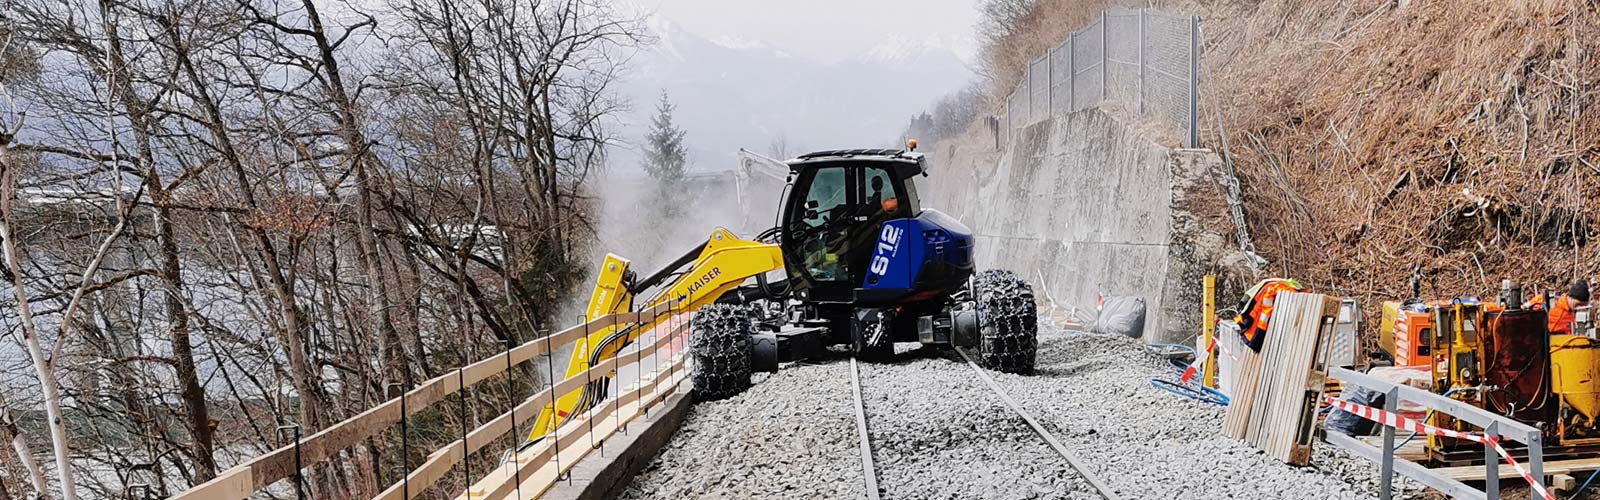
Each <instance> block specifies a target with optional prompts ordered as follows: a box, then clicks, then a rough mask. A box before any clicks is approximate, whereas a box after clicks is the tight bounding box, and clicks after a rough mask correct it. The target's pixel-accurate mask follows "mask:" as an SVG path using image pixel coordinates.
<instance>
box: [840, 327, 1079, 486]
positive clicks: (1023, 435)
mask: <svg viewBox="0 0 1600 500" xmlns="http://www.w3.org/2000/svg"><path fill="white" fill-rule="evenodd" d="M948 353H949V351H942V350H941V351H940V354H934V350H932V349H918V350H916V351H914V352H909V353H903V354H901V355H900V357H899V359H898V360H897V361H896V362H895V363H893V364H888V365H874V364H865V363H864V364H861V372H862V373H861V377H862V381H861V383H862V386H863V387H862V392H863V394H862V399H863V402H864V403H865V407H866V413H867V428H868V429H869V430H870V433H871V437H872V446H873V458H874V460H875V461H876V465H877V468H878V483H879V484H878V486H879V488H881V489H882V492H883V495H884V498H993V499H1050V498H1083V499H1092V498H1099V496H1098V495H1096V494H1094V492H1093V491H1094V490H1092V489H1090V487H1089V485H1088V483H1086V482H1084V481H1083V478H1082V476H1081V475H1079V474H1078V473H1077V472H1076V471H1074V470H1073V469H1072V468H1071V466H1069V465H1068V464H1067V462H1066V460H1064V459H1062V458H1061V457H1060V456H1059V455H1056V454H1055V452H1054V451H1052V450H1051V449H1050V448H1049V446H1048V445H1047V444H1045V442H1044V441H1043V440H1042V439H1040V438H1039V437H1038V436H1037V435H1036V434H1034V432H1033V430H1032V429H1030V428H1029V427H1028V425H1027V423H1025V422H1023V420H1022V419H1021V418H1019V417H1017V416H1016V414H1015V413H1014V412H1012V411H1011V410H1010V409H1009V408H1007V407H1005V406H1004V404H1003V403H1001V402H1000V401H999V399H997V398H996V397H995V396H994V394H993V393H992V392H990V391H989V389H988V388H987V387H986V386H984V385H983V384H982V382H981V381H979V380H977V379H976V378H975V376H974V374H973V373H972V370H971V368H969V367H968V366H967V365H965V364H964V363H958V362H955V361H952V360H950V359H948V358H946V357H944V356H945V355H947V354H948ZM930 356H938V357H936V358H930Z"/></svg>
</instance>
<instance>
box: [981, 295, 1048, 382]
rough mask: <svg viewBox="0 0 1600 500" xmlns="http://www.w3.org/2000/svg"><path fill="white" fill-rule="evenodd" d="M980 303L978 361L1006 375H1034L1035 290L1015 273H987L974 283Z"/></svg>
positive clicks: (1037, 341)
mask: <svg viewBox="0 0 1600 500" xmlns="http://www.w3.org/2000/svg"><path fill="white" fill-rule="evenodd" d="M973 291H974V292H976V293H974V294H973V298H974V299H976V300H977V302H978V311H979V314H978V333H979V336H980V339H979V342H978V359H979V361H980V362H981V363H982V364H983V366H984V367H986V368H989V369H991V370H995V371H1000V372H1006V373H1022V374H1026V373H1032V372H1033V366H1034V360H1035V358H1036V357H1037V355H1038V350H1039V339H1038V335H1039V324H1038V321H1039V318H1038V310H1037V309H1036V308H1035V306H1034V303H1033V287H1032V286H1030V285H1028V282H1027V281H1023V279H1022V278H1021V277H1019V276H1017V274H1016V273H1013V272H1011V271H1006V270H998V269H996V270H988V271H983V272H981V273H979V274H978V275H977V276H976V277H975V278H974V280H973Z"/></svg>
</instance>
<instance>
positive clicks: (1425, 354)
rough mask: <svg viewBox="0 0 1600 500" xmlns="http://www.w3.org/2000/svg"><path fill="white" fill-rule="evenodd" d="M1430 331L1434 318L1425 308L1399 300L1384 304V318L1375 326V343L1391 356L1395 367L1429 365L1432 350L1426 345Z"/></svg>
mask: <svg viewBox="0 0 1600 500" xmlns="http://www.w3.org/2000/svg"><path fill="white" fill-rule="evenodd" d="M1419 309H1421V310H1419ZM1432 334H1433V318H1432V316H1431V315H1430V314H1429V313H1428V311H1427V309H1426V308H1425V307H1417V306H1416V305H1407V304H1402V303H1400V302H1384V303H1383V319H1382V321H1381V322H1380V323H1379V325H1378V346H1379V347H1380V348H1382V349H1383V350H1384V352H1387V353H1389V356H1390V357H1392V358H1394V365H1395V366H1426V365H1430V364H1432V363H1433V356H1432V354H1433V352H1432V350H1431V348H1430V345H1429V344H1430V342H1429V340H1430V336H1431V335H1432Z"/></svg>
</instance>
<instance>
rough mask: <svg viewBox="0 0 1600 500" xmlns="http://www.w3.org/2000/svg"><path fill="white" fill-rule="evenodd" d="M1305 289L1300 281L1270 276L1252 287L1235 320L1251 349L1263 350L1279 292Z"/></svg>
mask: <svg viewBox="0 0 1600 500" xmlns="http://www.w3.org/2000/svg"><path fill="white" fill-rule="evenodd" d="M1303 290H1305V287H1303V286H1301V285H1300V282H1299V281H1295V280H1293V279H1285V278H1268V279H1264V280H1261V282H1260V283H1256V286H1253V287H1250V290H1249V291H1248V292H1246V293H1247V297H1245V301H1244V303H1243V304H1241V305H1240V306H1239V315H1238V316H1235V317H1234V318H1233V322H1234V323H1235V324H1237V325H1239V334H1240V335H1242V336H1244V343H1245V345H1247V346H1250V350H1252V351H1256V352H1261V345H1262V343H1263V341H1264V340H1266V338H1267V324H1268V322H1269V321H1270V320H1271V319H1272V307H1273V305H1274V303H1275V302H1276V301H1277V298H1278V293H1279V292H1299V291H1303Z"/></svg>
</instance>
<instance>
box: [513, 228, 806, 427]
mask: <svg viewBox="0 0 1600 500" xmlns="http://www.w3.org/2000/svg"><path fill="white" fill-rule="evenodd" d="M696 250H698V251H691V252H689V253H688V254H685V255H684V257H683V258H680V259H678V260H677V261H674V262H673V263H671V264H669V265H668V266H667V267H665V268H663V269H662V270H661V271H659V272H657V273H656V274H654V275H651V276H650V277H648V278H646V279H645V280H644V281H641V282H638V283H629V281H630V280H629V276H630V275H631V273H630V272H629V269H628V266H629V261H628V260H627V259H625V258H622V257H620V256H617V255H615V254H607V255H606V258H605V260H604V261H602V262H601V264H600V272H599V273H598V277H597V278H596V280H595V286H594V290H593V291H592V292H591V293H590V294H589V305H588V307H587V308H586V309H585V310H584V316H585V318H584V319H585V320H586V321H587V320H594V319H597V318H599V317H601V316H604V315H607V314H611V313H616V312H625V311H630V310H633V308H634V306H635V304H634V301H635V298H636V297H635V296H636V294H638V293H640V292H644V291H646V290H649V289H651V288H655V286H656V285H658V284H660V282H662V281H666V280H667V279H668V278H673V277H675V279H673V280H672V282H671V283H669V284H667V286H666V288H664V289H662V290H661V291H660V292H659V293H658V294H656V295H655V296H654V297H651V298H650V299H648V300H647V303H645V304H642V307H641V309H643V308H650V307H654V306H656V305H658V304H660V303H662V302H666V301H668V300H673V301H675V305H674V307H673V309H674V310H675V311H680V312H679V313H674V314H669V315H664V316H660V317H657V318H652V319H651V320H649V321H648V322H646V323H643V324H639V325H623V326H614V327H607V328H603V329H600V330H596V331H594V332H590V333H589V334H588V335H586V336H585V337H584V338H583V339H581V340H578V341H577V343H576V344H575V345H574V346H573V349H572V357H571V358H569V359H568V361H567V370H566V375H565V377H567V378H570V377H573V376H577V375H581V374H582V373H583V372H584V370H587V369H588V368H589V367H591V366H594V365H596V364H599V363H602V362H604V361H606V360H608V359H611V358H614V357H616V356H617V354H618V353H620V352H621V351H622V348H623V347H625V346H628V345H630V344H633V343H634V342H635V341H636V340H638V338H639V336H640V335H642V334H644V333H645V332H649V331H655V329H656V328H657V327H659V326H660V325H661V324H663V323H667V322H668V321H672V320H673V319H674V318H675V317H677V316H679V315H680V314H683V313H686V312H690V311H695V310H698V309H699V308H700V306H703V305H706V304H710V303H713V302H716V300H717V299H718V298H720V297H722V295H723V294H724V293H727V292H728V291H729V290H732V289H734V288H735V287H738V286H739V285H740V284H743V283H744V282H745V280H748V279H750V278H752V277H755V276H757V275H761V274H765V273H767V272H768V271H773V270H777V269H782V268H783V254H782V252H781V251H780V250H779V249H778V245H774V244H770V243H761V242H757V241H750V240H745V239H741V238H739V237H737V236H734V234H733V233H732V232H729V231H728V230H726V229H722V228H718V229H717V230H715V231H712V233H711V237H710V238H708V239H707V240H706V243H705V245H703V246H701V247H700V248H698V249H696ZM685 266H688V269H687V270H684V271H682V272H678V270H679V269H682V268H684V267H685ZM615 375H616V372H614V371H613V372H612V373H610V374H607V376H606V377H605V378H604V379H603V380H600V379H597V380H595V381H594V382H590V383H589V384H587V385H586V386H585V387H583V388H581V389H578V390H574V391H571V392H568V393H566V394H561V395H560V396H559V397H558V398H557V399H556V401H555V404H554V405H545V408H544V410H543V411H541V412H540V413H539V418H538V420H535V421H534V426H533V429H532V430H531V431H530V433H529V435H528V440H529V442H533V441H537V440H539V439H541V438H543V437H544V436H546V435H549V434H550V432H551V431H553V430H555V429H556V428H558V427H560V426H561V424H562V423H563V422H565V421H566V420H567V419H568V417H569V416H570V415H572V414H573V413H578V412H582V411H587V410H588V409H590V408H592V407H593V406H594V405H596V404H598V403H599V402H601V401H603V400H605V392H606V390H607V389H606V388H607V386H608V385H609V382H610V379H611V378H612V377H614V376H615Z"/></svg>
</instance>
